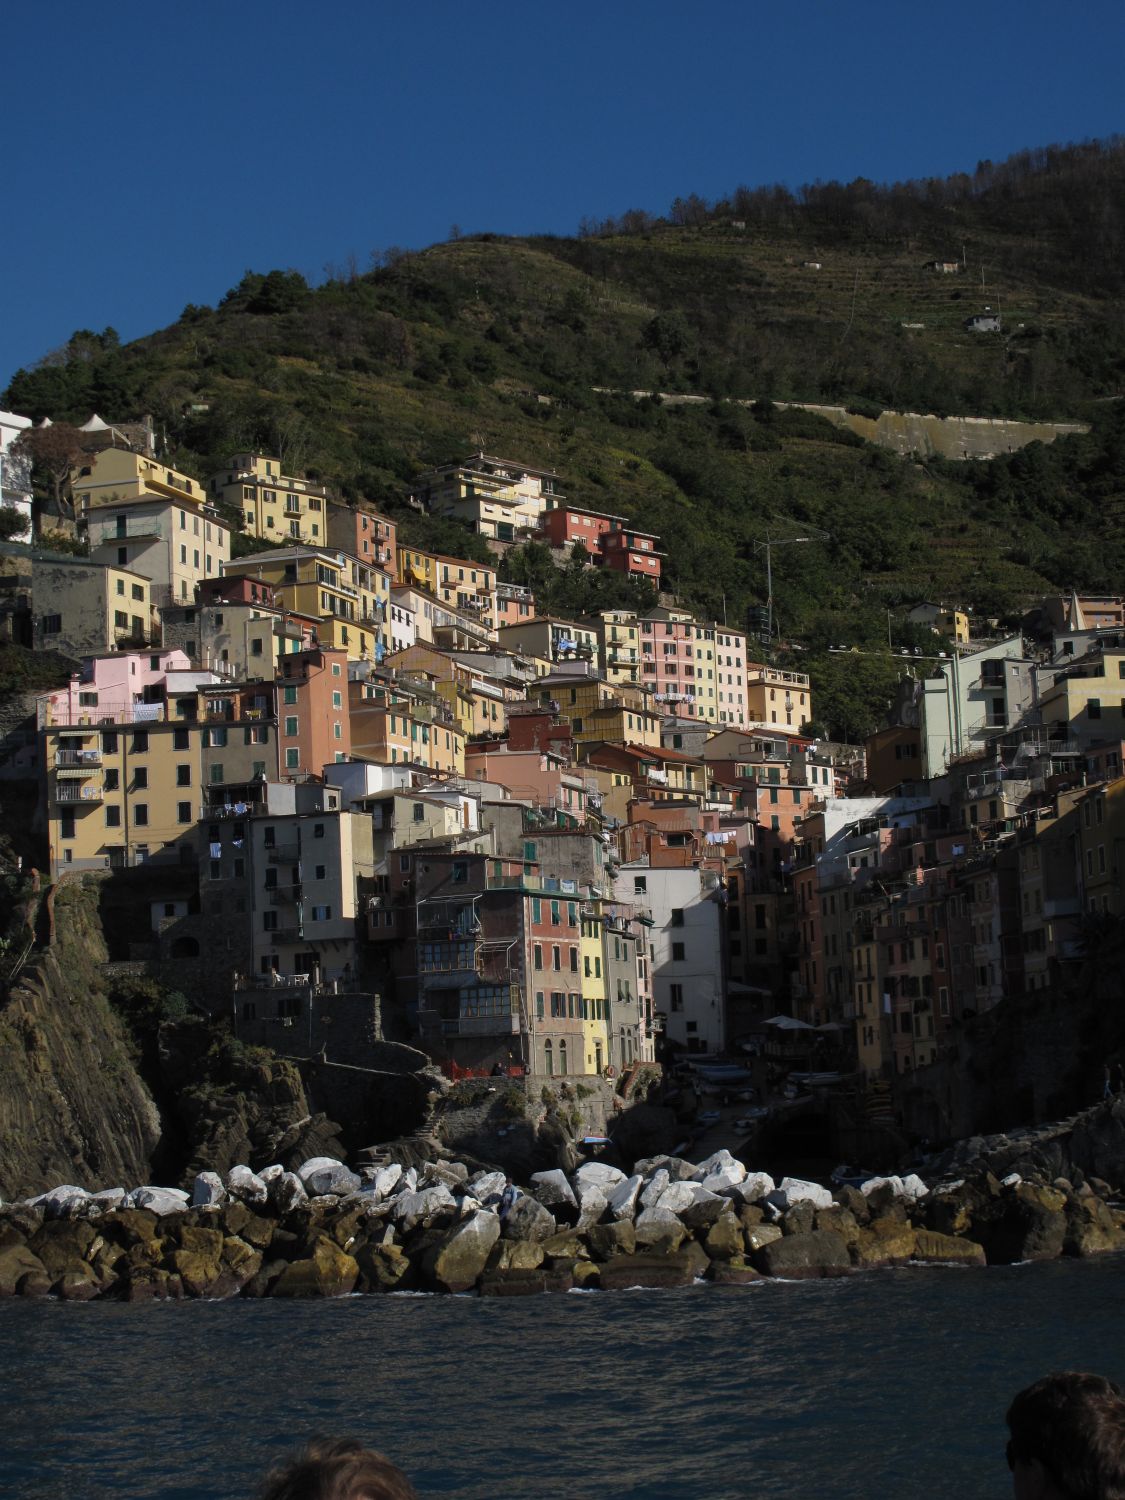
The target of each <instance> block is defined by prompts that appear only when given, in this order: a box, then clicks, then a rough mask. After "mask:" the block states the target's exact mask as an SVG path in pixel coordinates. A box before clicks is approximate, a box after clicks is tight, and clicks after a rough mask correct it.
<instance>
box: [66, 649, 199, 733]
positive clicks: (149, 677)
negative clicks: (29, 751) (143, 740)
mask: <svg viewBox="0 0 1125 1500" xmlns="http://www.w3.org/2000/svg"><path fill="white" fill-rule="evenodd" d="M169 672H189V673H192V675H193V677H194V678H197V679H198V680H199V681H200V682H204V683H206V682H216V681H218V679H217V678H216V677H215V675H214V673H212V672H199V671H193V668H192V663H191V658H190V657H189V656H188V655H187V653H186V652H184V651H180V650H170V651H131V652H128V653H126V652H121V651H115V652H113V653H112V654H109V655H106V656H91V657H88V658H87V659H86V661H85V662H84V663H83V670H82V672H81V673H77V672H76V673H75V674H74V676H73V677H72V678H71V679H70V681H69V683H68V684H67V685H66V687H63V688H58V689H57V690H56V691H55V692H53V693H44V694H43V696H42V697H41V698H40V700H39V702H40V713H41V715H42V712H43V705H44V704H46V712H47V715H48V717H47V718H45V719H43V718H41V722H42V723H48V724H80V723H82V721H83V720H84V719H88V720H89V722H90V723H91V724H98V723H100V722H101V721H102V720H103V719H112V720H113V722H114V723H125V724H129V723H132V722H133V721H134V719H135V718H137V717H139V718H141V719H143V718H144V717H145V713H144V708H145V706H146V705H152V706H153V708H154V709H155V706H156V705H158V704H162V703H163V702H164V683H165V677H166V676H167V674H168V673H169ZM138 709H140V713H139V715H138V714H137V712H136V711H137V710H138ZM152 717H156V714H155V712H154V713H153V715H152Z"/></svg>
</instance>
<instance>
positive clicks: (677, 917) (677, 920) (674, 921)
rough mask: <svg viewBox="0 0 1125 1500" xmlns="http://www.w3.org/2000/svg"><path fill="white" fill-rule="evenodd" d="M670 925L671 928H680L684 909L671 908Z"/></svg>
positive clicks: (678, 907)
mask: <svg viewBox="0 0 1125 1500" xmlns="http://www.w3.org/2000/svg"><path fill="white" fill-rule="evenodd" d="M670 925H671V926H672V927H682V926H683V925H684V909H683V907H682V906H674V907H673V908H672V917H671V923H670Z"/></svg>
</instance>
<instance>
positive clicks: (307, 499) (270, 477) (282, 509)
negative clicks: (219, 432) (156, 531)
mask: <svg viewBox="0 0 1125 1500" xmlns="http://www.w3.org/2000/svg"><path fill="white" fill-rule="evenodd" d="M210 492H211V494H212V496H213V497H214V498H216V499H219V500H222V501H224V502H225V503H226V504H227V505H230V506H232V507H233V508H234V509H235V510H237V511H238V513H239V515H240V516H241V518H242V529H243V530H244V531H246V532H249V534H250V535H251V536H260V537H264V538H265V539H266V540H267V541H271V542H275V543H276V544H277V545H278V546H279V547H280V546H285V545H287V544H289V543H293V542H304V543H306V544H307V545H309V546H313V547H323V546H326V545H327V544H328V520H327V508H328V491H327V490H326V489H325V488H324V486H323V485H319V484H312V483H311V482H310V481H308V480H305V479H294V478H292V477H291V476H289V475H287V474H283V473H282V472H281V462H280V460H279V459H276V458H267V457H265V456H264V455H262V454H258V453H236V454H235V455H234V457H233V458H232V459H231V461H230V463H229V464H228V465H227V467H226V468H225V469H224V470H222V471H221V472H220V473H218V474H213V475H212V476H211V483H210Z"/></svg>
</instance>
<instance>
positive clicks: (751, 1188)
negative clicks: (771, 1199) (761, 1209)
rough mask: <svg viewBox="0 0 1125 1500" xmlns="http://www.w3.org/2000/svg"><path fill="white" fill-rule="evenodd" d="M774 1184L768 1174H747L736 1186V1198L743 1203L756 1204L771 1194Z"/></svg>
mask: <svg viewBox="0 0 1125 1500" xmlns="http://www.w3.org/2000/svg"><path fill="white" fill-rule="evenodd" d="M775 1187H776V1184H775V1182H774V1180H773V1178H772V1177H771V1176H770V1174H769V1173H768V1172H747V1174H746V1176H745V1177H744V1178H743V1179H742V1181H741V1182H740V1183H739V1184H738V1196H739V1197H740V1198H741V1199H742V1201H743V1203H757V1202H758V1200H759V1199H760V1198H764V1197H766V1195H767V1194H768V1193H772V1192H773V1191H774V1188H775Z"/></svg>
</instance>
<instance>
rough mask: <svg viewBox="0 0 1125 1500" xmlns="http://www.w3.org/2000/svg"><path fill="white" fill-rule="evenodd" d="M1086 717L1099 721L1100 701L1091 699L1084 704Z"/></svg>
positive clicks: (1100, 712) (1100, 713) (1100, 714)
mask: <svg viewBox="0 0 1125 1500" xmlns="http://www.w3.org/2000/svg"><path fill="white" fill-rule="evenodd" d="M1086 716H1087V718H1090V719H1100V718H1101V716H1102V700H1101V699H1100V698H1091V699H1090V700H1089V702H1088V703H1087V704H1086Z"/></svg>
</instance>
